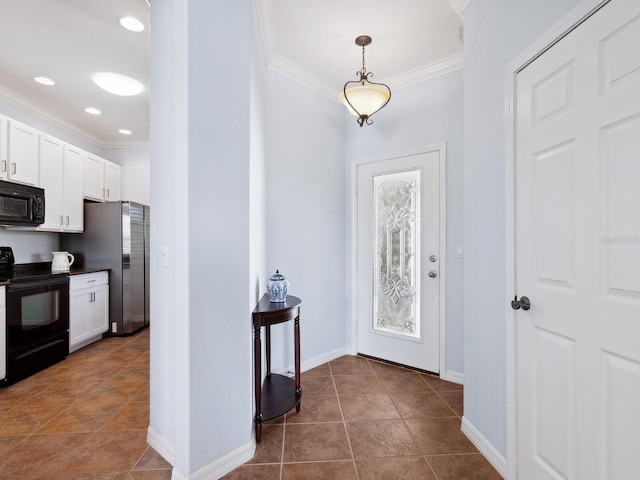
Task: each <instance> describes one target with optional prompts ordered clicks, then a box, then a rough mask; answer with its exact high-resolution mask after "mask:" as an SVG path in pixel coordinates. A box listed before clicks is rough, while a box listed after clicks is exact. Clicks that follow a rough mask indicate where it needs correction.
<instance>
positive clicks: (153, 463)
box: [134, 447, 171, 470]
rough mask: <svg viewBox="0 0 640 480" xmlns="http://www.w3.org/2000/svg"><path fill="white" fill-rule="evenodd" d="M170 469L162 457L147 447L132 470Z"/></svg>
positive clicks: (169, 465)
mask: <svg viewBox="0 0 640 480" xmlns="http://www.w3.org/2000/svg"><path fill="white" fill-rule="evenodd" d="M163 468H171V464H170V463H169V462H167V461H166V460H165V459H164V458H163V456H162V455H160V454H159V453H158V452H156V451H155V450H154V449H153V448H151V447H147V450H146V451H145V452H144V453H143V454H142V457H140V460H138V463H136V466H135V467H134V470H151V469H163Z"/></svg>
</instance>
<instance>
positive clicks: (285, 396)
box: [252, 294, 302, 443]
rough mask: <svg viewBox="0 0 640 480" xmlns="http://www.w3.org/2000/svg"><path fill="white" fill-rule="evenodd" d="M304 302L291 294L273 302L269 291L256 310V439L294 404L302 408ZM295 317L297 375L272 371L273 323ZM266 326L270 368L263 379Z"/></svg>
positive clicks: (258, 439)
mask: <svg viewBox="0 0 640 480" xmlns="http://www.w3.org/2000/svg"><path fill="white" fill-rule="evenodd" d="M300 304H302V300H300V299H299V298H297V297H292V296H291V295H288V296H287V298H286V301H284V302H282V303H271V301H270V298H269V295H268V294H265V295H264V296H263V297H262V298H261V299H260V302H259V303H258V305H256V308H255V309H254V310H253V314H252V315H253V332H254V342H253V357H254V376H255V377H254V381H255V395H256V419H255V421H256V442H257V443H260V438H261V437H262V422H266V421H267V420H271V419H272V418H277V417H279V416H280V415H284V414H285V413H287V412H288V411H289V410H291V409H292V408H293V407H296V412H299V411H300V400H301V399H302V389H301V388H300ZM289 320H293V321H294V322H293V338H294V351H295V373H294V378H289V377H287V376H285V375H279V374H277V373H271V325H275V324H277V323H283V322H288V321H289ZM261 327H265V343H266V359H267V371H266V376H265V379H264V383H263V382H262V342H261V340H260V329H261Z"/></svg>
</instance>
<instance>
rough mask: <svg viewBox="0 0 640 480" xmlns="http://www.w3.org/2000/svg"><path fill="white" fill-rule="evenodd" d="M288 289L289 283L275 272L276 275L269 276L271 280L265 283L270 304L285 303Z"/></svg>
mask: <svg viewBox="0 0 640 480" xmlns="http://www.w3.org/2000/svg"><path fill="white" fill-rule="evenodd" d="M288 289H289V282H287V280H286V278H284V276H283V275H282V274H281V273H280V272H279V271H278V270H276V273H274V274H273V275H271V278H270V279H269V281H268V282H267V293H268V294H269V297H271V303H283V302H284V301H286V300H287V290H288Z"/></svg>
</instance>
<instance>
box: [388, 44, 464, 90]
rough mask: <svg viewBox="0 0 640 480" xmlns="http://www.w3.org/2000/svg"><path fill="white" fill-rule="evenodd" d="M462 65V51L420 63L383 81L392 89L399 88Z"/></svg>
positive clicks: (457, 68)
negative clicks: (419, 65) (420, 64)
mask: <svg viewBox="0 0 640 480" xmlns="http://www.w3.org/2000/svg"><path fill="white" fill-rule="evenodd" d="M463 67H464V53H463V52H459V53H455V54H453V55H451V56H449V57H446V58H443V59H441V60H437V61H435V62H431V63H428V64H426V65H422V66H421V67H418V68H414V69H413V70H409V71H408V72H405V73H401V74H399V75H395V76H393V77H390V78H388V79H387V81H386V82H385V83H386V84H387V85H389V87H393V89H394V90H400V89H402V88H405V87H409V86H411V85H415V84H416V83H420V82H424V81H425V80H430V79H432V78H435V77H439V76H440V75H444V74H447V73H450V72H454V71H456V70H460V69H461V68H463Z"/></svg>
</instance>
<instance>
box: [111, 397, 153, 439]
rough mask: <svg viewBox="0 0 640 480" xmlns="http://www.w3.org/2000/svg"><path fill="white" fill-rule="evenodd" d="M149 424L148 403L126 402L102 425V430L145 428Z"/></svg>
mask: <svg viewBox="0 0 640 480" xmlns="http://www.w3.org/2000/svg"><path fill="white" fill-rule="evenodd" d="M148 426H149V404H148V403H145V402H131V403H127V404H126V405H125V406H124V407H122V409H120V410H119V411H118V412H117V413H116V414H115V415H113V416H112V417H111V418H110V419H109V421H107V423H105V424H104V426H103V427H102V431H103V432H108V431H122V430H145V431H146V430H147V427H148Z"/></svg>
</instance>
